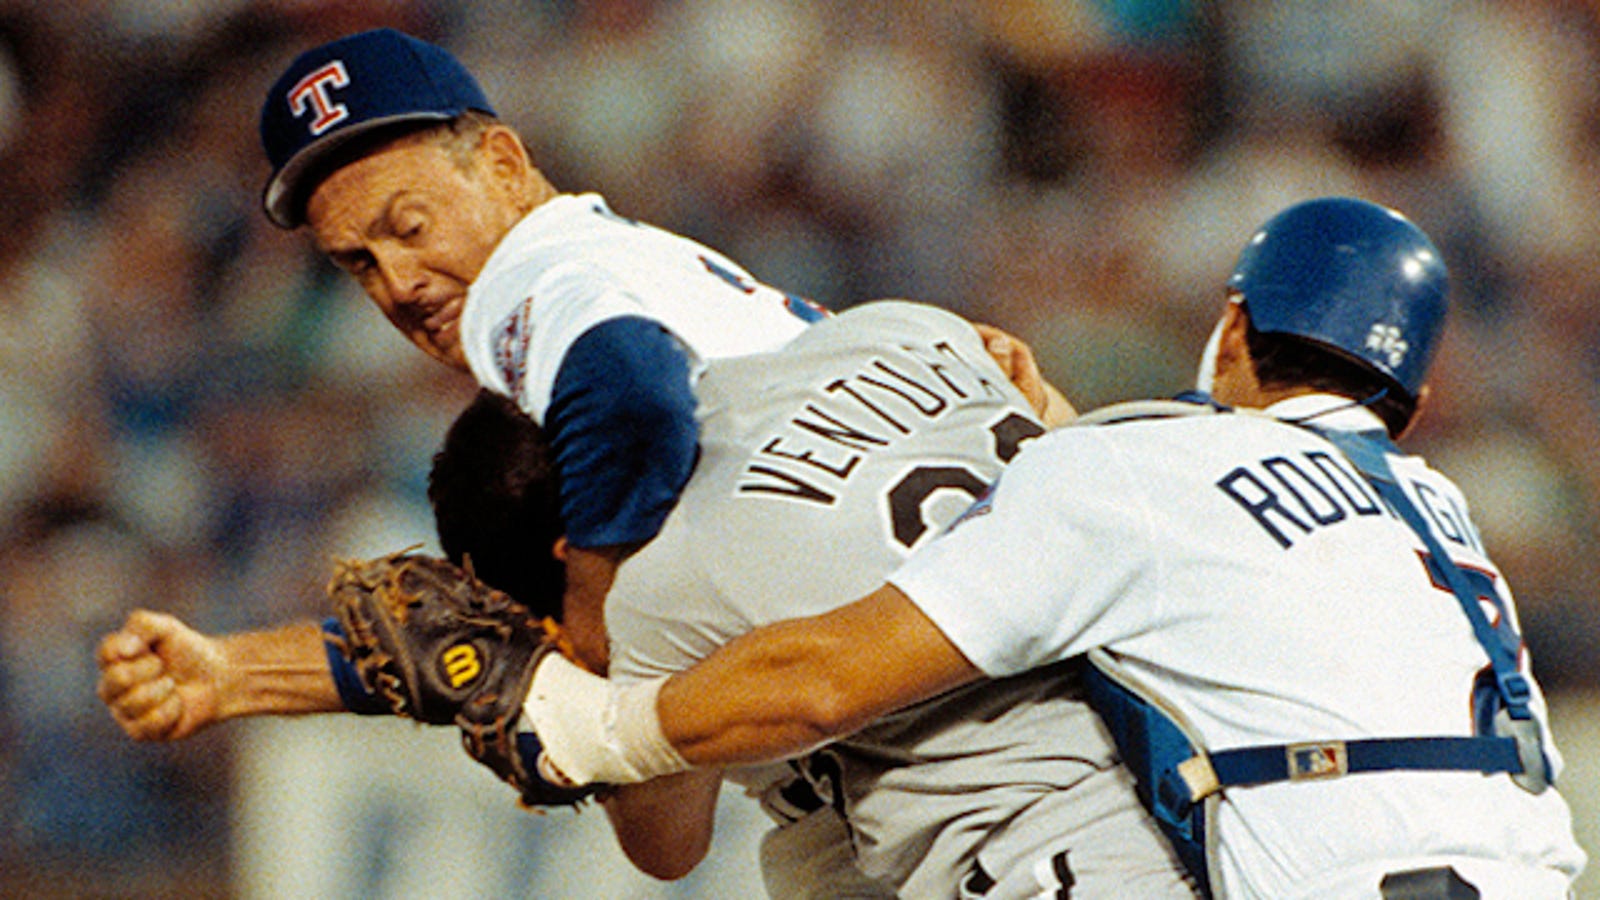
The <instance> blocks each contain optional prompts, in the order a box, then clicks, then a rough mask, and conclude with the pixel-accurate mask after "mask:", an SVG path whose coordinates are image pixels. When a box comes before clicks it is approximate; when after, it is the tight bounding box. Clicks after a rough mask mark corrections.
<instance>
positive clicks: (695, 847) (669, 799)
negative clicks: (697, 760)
mask: <svg viewBox="0 0 1600 900" xmlns="http://www.w3.org/2000/svg"><path fill="white" fill-rule="evenodd" d="M721 785H722V775H721V773H720V772H719V771H716V770H706V771H698V772H685V773H683V774H680V775H668V776H666V777H663V778H657V779H655V780H653V781H647V782H644V783H643V784H631V785H624V786H622V787H619V788H617V789H616V791H614V792H613V793H611V794H610V795H609V796H607V797H605V798H604V799H602V800H601V804H602V805H603V806H604V808H605V811H606V815H607V816H608V817H609V818H610V819H611V827H612V830H613V831H615V832H616V835H617V842H618V844H620V845H621V847H622V851H623V853H625V854H626V855H627V857H628V860H629V861H630V862H632V863H633V864H634V865H635V866H637V867H638V868H639V870H640V871H642V872H644V873H646V874H648V875H650V876H652V877H655V878H661V879H665V880H669V881H670V880H674V879H678V878H682V877H683V876H685V875H687V874H689V872H690V871H692V870H693V869H694V867H695V866H697V865H699V864H700V861H701V860H702V859H704V858H705V855H706V851H707V850H709V849H710V847H711V834H712V827H713V824H714V822H715V818H716V810H717V794H718V791H719V790H720V789H721Z"/></svg>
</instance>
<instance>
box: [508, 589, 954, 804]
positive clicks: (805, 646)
mask: <svg viewBox="0 0 1600 900" xmlns="http://www.w3.org/2000/svg"><path fill="white" fill-rule="evenodd" d="M980 677H982V672H980V671H979V670H978V668H977V667H976V666H974V665H972V663H970V662H969V661H968V660H967V658H966V657H965V656H963V655H962V654H961V651H960V650H958V649H957V648H956V646H955V645H954V644H952V643H951V642H950V640H949V639H948V638H946V637H945V635H944V633H943V632H942V631H940V630H939V628H938V627H937V626H936V625H934V623H933V622H932V621H931V620H930V619H928V617H927V616H925V615H923V613H922V611H921V610H919V609H918V608H917V607H916V605H915V604H913V603H912V602H911V601H910V600H909V599H908V598H907V597H906V596H905V595H904V594H903V593H901V592H900V591H899V590H898V589H897V588H895V587H894V586H892V585H884V586H883V587H881V588H879V589H878V590H877V591H875V592H874V593H872V594H870V595H868V596H867V597H865V598H863V599H861V600H858V601H856V602H855V603H852V604H849V605H847V606H844V607H841V608H839V609H835V610H833V611H831V612H827V613H824V614H822V615H819V616H813V617H810V618H805V619H792V620H788V621H785V622H779V623H776V624H773V625H767V626H764V627H762V628H758V629H755V630H754V631H751V632H748V633H747V634H745V635H743V636H741V637H739V638H737V639H736V640H734V641H732V642H730V643H729V644H727V645H725V646H723V647H722V648H720V649H718V650H717V651H716V652H715V653H713V654H711V655H710V656H708V657H707V658H706V659H704V660H702V661H701V662H700V663H698V664H696V665H695V666H694V667H693V668H690V669H688V670H686V671H684V672H680V673H678V674H676V675H673V676H672V677H671V678H669V679H656V680H654V681H646V682H640V683H638V684H635V685H629V686H627V687H617V686H614V685H611V684H610V683H609V682H606V681H605V680H604V679H601V678H598V677H596V676H594V675H590V674H589V673H587V672H584V671H583V670H581V669H579V668H578V667H577V666H574V665H572V664H571V663H570V662H567V661H566V660H564V659H562V658H560V657H559V656H558V655H556V654H551V655H549V656H547V657H546V659H545V660H544V661H542V662H541V663H540V665H539V668H538V670H537V672H536V673H535V676H534V681H533V688H532V690H531V691H530V692H529V696H528V702H527V704H526V707H525V710H526V712H527V714H528V719H529V721H530V722H531V724H532V725H533V728H534V730H535V731H536V732H537V733H538V735H539V737H540V739H541V740H542V741H543V742H544V748H545V758H544V760H543V762H544V764H545V765H546V767H547V769H549V770H550V771H548V772H547V774H549V775H551V776H553V777H555V778H556V779H560V778H561V777H563V776H564V777H566V778H567V779H569V780H572V781H575V782H576V783H579V784H588V783H595V782H607V783H612V784H629V783H634V782H638V781H642V780H645V779H648V778H653V777H657V776H659V775H664V774H670V773H673V772H678V771H684V770H686V769H689V768H694V767H704V766H720V765H731V764H740V763H752V762H764V761H770V760H776V759H782V758H785V757H789V756H794V755H797V754H800V753H803V752H805V751H807V750H810V749H813V748H815V747H817V746H819V745H821V744H824V743H827V742H828V741H830V740H833V739H834V738H838V737H842V736H844V735H847V734H850V733H851V732H853V731H855V730H857V729H859V728H861V727H862V726H864V725H866V724H867V723H869V722H871V721H873V720H874V719H876V718H878V717H879V716H882V715H884V714H886V713H889V712H892V711H894V710H897V709H900V708H902V707H905V706H909V705H911V704H913V703H917V702H919V701H922V700H925V699H927V698H929V697H932V696H935V695H937V694H941V693H943V692H945V691H948V690H951V689H953V688H955V687H958V686H960V685H963V684H966V683H968V682H970V681H974V680H976V679H978V678H980Z"/></svg>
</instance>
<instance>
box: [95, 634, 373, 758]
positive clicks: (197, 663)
mask: <svg viewBox="0 0 1600 900" xmlns="http://www.w3.org/2000/svg"><path fill="white" fill-rule="evenodd" d="M96 659H97V663H98V665H99V667H100V677H99V681H98V684H97V685H96V692H97V693H98V695H99V697H100V699H101V701H102V702H104V703H105V704H106V707H107V708H108V709H109V710H110V712H111V715H112V718H113V719H115V720H116V722H117V724H118V725H119V726H121V727H122V729H123V731H124V732H126V733H127V734H128V736H129V737H132V738H133V739H135V740H147V741H176V740H181V739H183V738H186V737H189V736H190V735H192V734H194V733H195V732H198V731H200V730H201V729H203V728H206V727H208V726H210V725H214V724H216V723H218V722H223V721H227V720H228V719H234V718H240V717H243V716H257V715H295V714H303V713H314V712H334V711H338V710H342V709H344V708H345V706H344V703H343V701H342V700H341V699H340V696H339V692H338V690H337V688H336V687H335V684H334V681H333V678H332V676H331V675H330V671H329V666H328V660H327V652H326V650H325V649H324V645H323V638H322V631H321V629H320V628H319V626H318V625H317V624H316V623H315V622H311V621H306V622H297V623H294V624H291V625H285V626H282V627H280V628H275V629H270V630H266V631H255V632H241V633H238V634H232V635H224V636H221V637H212V636H209V635H204V634H201V633H200V632H197V631H195V630H194V629H192V628H190V627H189V626H188V625H186V624H184V623H183V622H182V621H180V620H179V619H177V618H175V617H173V616H170V615H166V614H164V613H157V612H150V611H147V610H136V611H134V612H133V613H131V614H130V615H129V616H128V619H127V621H126V622H125V623H124V624H123V626H122V628H120V629H119V630H117V631H115V632H113V633H111V634H109V635H106V636H105V638H104V639H102V640H101V642H100V645H99V648H98V651H97V657H96Z"/></svg>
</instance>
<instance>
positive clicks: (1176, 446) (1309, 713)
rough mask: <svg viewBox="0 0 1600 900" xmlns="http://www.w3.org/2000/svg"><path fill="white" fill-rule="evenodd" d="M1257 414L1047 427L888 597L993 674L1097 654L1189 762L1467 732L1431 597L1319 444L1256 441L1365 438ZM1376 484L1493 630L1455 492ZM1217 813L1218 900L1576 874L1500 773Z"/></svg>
mask: <svg viewBox="0 0 1600 900" xmlns="http://www.w3.org/2000/svg"><path fill="white" fill-rule="evenodd" d="M1267 413H1268V415H1261V414H1258V413H1247V412H1237V413H1214V412H1212V411H1210V410H1209V408H1206V407H1200V406H1195V407H1194V408H1193V414H1189V415H1179V416H1175V417H1164V418H1154V419H1148V420H1141V421H1131V422H1123V423H1119V424H1111V425H1103V426H1083V427H1070V428H1065V429H1060V430H1058V431H1056V432H1054V433H1052V434H1050V435H1048V436H1046V437H1044V438H1041V439H1040V440H1038V441H1036V442H1033V443H1032V444H1030V445H1029V447H1028V449H1027V450H1026V451H1025V452H1023V453H1022V454H1020V455H1019V456H1018V458H1017V459H1016V461H1015V462H1013V463H1012V465H1011V466H1010V467H1009V468H1008V469H1007V471H1006V473H1005V475H1004V476H1003V478H1002V479H1001V480H1000V482H999V484H998V485H997V487H996V489H995V491H994V493H993V494H992V496H991V497H990V498H989V499H988V500H986V501H985V503H984V504H982V505H980V506H979V507H977V508H975V509H974V511H973V513H971V514H969V515H968V516H967V517H965V518H964V519H963V521H962V522H961V523H960V524H958V525H957V526H956V527H955V528H954V529H953V530H951V531H950V532H949V533H948V534H946V535H945V536H943V537H942V538H941V539H940V540H938V541H935V542H934V543H933V544H931V545H930V546H929V547H928V548H926V550H924V551H923V552H922V553H920V554H919V555H918V556H917V557H916V558H914V559H912V560H911V561H909V562H908V563H907V564H906V565H905V566H904V567H903V568H902V569H900V570H899V571H898V572H896V573H895V574H894V575H893V576H892V578H891V579H890V580H891V582H892V583H893V584H895V585H896V586H897V587H899V588H900V589H901V590H902V591H904V592H905V593H906V594H907V595H908V596H909V597H910V598H911V599H912V600H913V601H914V602H915V603H916V604H917V605H918V607H919V608H920V609H921V610H922V611H923V612H925V613H926V614H927V615H928V616H929V617H930V618H932V620H933V621H934V622H935V623H937V624H938V626H939V627H940V628H941V629H942V630H943V631H944V632H945V634H946V635H947V636H948V637H949V638H950V639H951V640H952V641H953V642H954V643H955V644H956V645H957V646H958V647H959V648H960V649H961V651H962V652H963V653H964V654H966V656H967V657H968V658H969V659H970V660H972V661H973V662H974V663H975V664H976V665H978V666H979V667H980V668H982V669H983V670H984V671H985V672H987V673H989V674H991V675H995V676H1004V675H1009V674H1012V673H1016V672H1024V671H1027V670H1029V669H1032V668H1033V667H1036V666H1041V665H1049V664H1051V663H1053V662H1055V661H1057V660H1061V659H1066V658H1069V657H1073V656H1076V655H1078V654H1082V653H1084V652H1086V651H1088V650H1089V649H1091V648H1096V647H1100V648H1106V649H1107V650H1108V651H1109V652H1110V653H1111V654H1112V656H1113V657H1114V658H1115V659H1116V660H1118V661H1119V662H1120V663H1121V664H1122V665H1123V666H1124V667H1126V669H1127V670H1128V671H1129V672H1130V673H1132V674H1133V675H1134V676H1135V677H1137V678H1138V679H1139V680H1140V681H1141V682H1142V683H1143V684H1145V685H1146V686H1147V687H1149V688H1150V689H1152V690H1154V691H1155V692H1156V693H1158V694H1159V695H1161V696H1162V697H1163V698H1165V700H1166V701H1167V702H1168V703H1170V704H1171V705H1172V706H1173V707H1175V708H1176V709H1177V711H1178V712H1180V713H1181V714H1182V715H1184V716H1185V717H1187V719H1188V721H1189V723H1190V724H1191V725H1192V727H1193V728H1194V729H1195V730H1197V731H1198V733H1199V735H1200V737H1201V739H1202V740H1203V743H1204V744H1205V745H1206V747H1207V748H1208V749H1210V750H1213V751H1218V750H1224V749H1228V748H1232V747H1241V746H1252V745H1261V744H1277V743H1291V742H1298V741H1326V740H1335V739H1340V740H1345V739H1352V738H1365V737H1423V736H1436V735H1458V736H1469V735H1471V734H1472V733H1473V719H1472V717H1473V704H1472V702H1471V701H1472V692H1473V684H1474V679H1475V678H1476V677H1477V676H1478V674H1479V673H1480V672H1481V671H1483V670H1484V669H1485V668H1486V667H1487V666H1488V659H1487V656H1486V654H1485V652H1484V650H1483V649H1482V648H1481V647H1480V646H1479V645H1478V643H1477V641H1476V639H1475V638H1474V636H1473V633H1472V630H1471V627H1470V625H1469V624H1468V620H1467V617H1466V616H1465V615H1464V614H1463V612H1462V611H1461V609H1460V607H1459V605H1458V602H1457V600H1456V598H1455V596H1454V594H1452V593H1451V592H1450V591H1449V589H1448V588H1445V587H1441V586H1439V585H1437V584H1435V583H1434V581H1433V579H1431V578H1430V577H1429V573H1428V571H1427V569H1426V568H1425V565H1424V564H1425V557H1424V549H1423V545H1422V542H1421V541H1420V540H1419V539H1418V538H1417V537H1416V535H1415V534H1414V533H1412V532H1411V531H1410V529H1409V528H1407V526H1406V525H1405V524H1404V523H1403V522H1402V521H1400V520H1399V519H1398V518H1396V517H1394V516H1393V515H1391V514H1389V513H1388V511H1387V510H1386V508H1385V507H1384V506H1383V504H1382V503H1381V502H1380V501H1379V500H1378V497H1377V494H1376V493H1375V491H1374V490H1373V489H1372V488H1371V486H1370V485H1367V484H1366V482H1365V481H1364V480H1363V479H1362V477H1361V476H1360V475H1359V474H1358V473H1357V472H1356V471H1355V469H1354V468H1353V467H1352V466H1351V465H1350V463H1349V462H1348V461H1347V460H1345V459H1344V457H1343V456H1342V455H1341V454H1340V453H1339V452H1338V451H1337V450H1336V449H1334V448H1333V446H1332V445H1331V444H1329V443H1328V442H1327V441H1325V440H1323V439H1322V438H1320V437H1318V436H1317V435H1316V434H1314V433H1312V432H1310V431H1308V430H1306V429H1303V428H1299V427H1295V426H1293V425H1289V424H1285V423H1284V422H1282V421H1279V419H1280V418H1281V419H1296V418H1305V417H1312V416H1314V417H1315V418H1314V419H1312V421H1314V422H1315V423H1316V424H1317V425H1318V426H1319V427H1323V428H1333V429H1351V430H1375V429H1379V428H1381V425H1380V423H1379V422H1378V419H1377V418H1376V417H1375V416H1374V415H1372V414H1371V413H1370V412H1368V411H1366V410H1364V409H1361V408H1357V407H1353V406H1351V405H1350V404H1349V402H1348V401H1345V400H1342V399H1340V398H1334V397H1329V396H1323V395H1317V396H1311V397H1301V398H1296V399H1295V400H1290V401H1285V402H1283V403H1280V404H1278V405H1275V406H1273V407H1272V408H1271V409H1270V410H1268V411H1267ZM1275 417H1276V418H1275ZM1391 463H1392V466H1393V468H1394V470H1395V472H1396V474H1397V475H1398V476H1399V477H1400V478H1401V480H1402V481H1404V482H1405V486H1406V490H1407V492H1408V495H1409V496H1410V497H1411V498H1412V500H1413V502H1415V503H1416V504H1417V505H1418V507H1419V509H1421V510H1422V511H1423V513H1424V515H1425V516H1426V517H1427V518H1428V519H1429V521H1430V522H1431V523H1432V525H1433V529H1434V532H1435V534H1436V535H1437V537H1438V539H1439V541H1440V543H1441V545H1442V546H1443V547H1445V548H1447V551H1446V552H1448V553H1450V555H1451V556H1452V558H1453V559H1454V560H1455V561H1456V562H1457V563H1458V564H1459V565H1460V566H1461V567H1463V569H1464V570H1466V571H1468V572H1469V573H1470V574H1472V576H1473V577H1474V578H1475V579H1477V580H1478V581H1479V586H1480V587H1482V588H1483V590H1484V595H1485V602H1486V603H1489V602H1490V601H1492V605H1493V607H1494V608H1493V610H1491V612H1492V614H1493V615H1496V616H1508V617H1511V618H1512V621H1514V620H1515V609H1514V607H1513V602H1512V597H1511V592H1510V590H1509V588H1508V587H1507V586H1506V584H1505V581H1504V579H1503V578H1502V577H1501V576H1500V573H1499V572H1498V570H1496V569H1495V567H1494V565H1493V563H1492V562H1490V560H1489V558H1488V557H1487V556H1486V555H1485V554H1484V550H1483V547H1482V544H1481V542H1480V540H1479V537H1478V534H1477V532H1476V531H1475V529H1474V528H1473V526H1472V524H1471V521H1470V519H1469V517H1468V515H1467V504H1466V501H1465V499H1464V498H1463V497H1462V494H1461V492H1460V491H1459V490H1458V489H1457V488H1456V486H1455V485H1454V484H1452V483H1451V482H1450V481H1449V480H1447V479H1446V478H1445V477H1444V476H1442V475H1440V474H1439V473H1437V472H1435V471H1433V470H1432V469H1430V468H1429V467H1428V466H1427V465H1426V464H1425V463H1424V462H1423V461H1422V460H1421V459H1419V458H1416V457H1391ZM1524 667H1525V668H1526V661H1525V660H1524ZM1533 706H1534V709H1535V710H1536V711H1537V712H1538V713H1539V715H1540V717H1541V719H1542V718H1543V715H1544V705H1543V698H1542V697H1540V696H1537V694H1536V696H1535V699H1534V703H1533ZM1545 740H1546V745H1545V746H1546V748H1547V751H1548V752H1549V755H1550V757H1551V761H1552V764H1553V766H1554V768H1555V769H1557V770H1559V767H1560V759H1559V756H1558V755H1557V754H1556V753H1555V748H1554V744H1553V743H1551V742H1550V739H1549V734H1548V729H1546V733H1545ZM1217 809H1218V814H1217V815H1216V816H1215V817H1214V818H1213V819H1212V821H1211V825H1210V828H1212V829H1214V831H1215V837H1216V839H1217V844H1216V851H1215V852H1214V853H1213V861H1212V868H1213V870H1214V871H1213V877H1214V879H1215V880H1216V881H1217V882H1219V883H1220V885H1221V888H1222V896H1226V897H1228V898H1271V900H1285V898H1300V897H1304V898H1324V900H1325V898H1373V900H1376V898H1377V897H1378V896H1379V893H1378V884H1379V881H1380V880H1381V878H1382V877H1383V876H1384V874H1386V873H1388V872H1392V871H1398V870H1405V869H1412V868H1418V867H1427V866H1439V865H1451V866H1454V868H1455V869H1456V870H1457V871H1458V872H1459V873H1460V874H1461V875H1462V876H1463V877H1465V878H1466V880H1468V881H1469V882H1471V883H1472V884H1474V885H1475V886H1476V887H1477V888H1478V890H1479V891H1481V892H1482V896H1483V897H1485V898H1508V900H1509V898H1518V900H1531V898H1561V897H1565V896H1566V895H1567V891H1568V888H1569V885H1570V883H1571V880H1572V878H1573V877H1574V876H1575V875H1576V873H1577V872H1579V871H1580V870H1581V868H1582V866H1583V864H1584V855H1583V853H1582V851H1581V850H1580V849H1579V848H1578V846H1577V845H1576V843H1575V842H1574V840H1573V836H1572V829H1571V822H1570V816H1569V812H1568V809H1567V806H1566V804H1565V803H1564V801H1563V800H1562V798H1561V796H1560V795H1559V794H1558V793H1557V792H1556V791H1554V790H1548V791H1545V792H1544V793H1542V794H1539V795H1534V794H1531V793H1528V792H1526V791H1524V790H1522V789H1521V788H1519V787H1517V786H1516V785H1514V784H1513V783H1512V780H1511V778H1510V777H1509V776H1507V775H1503V774H1500V775H1490V776H1485V775H1482V774H1479V773H1476V772H1465V773H1461V772H1378V773H1363V774H1356V775H1349V776H1346V777H1343V778H1338V779H1334V780H1326V781H1315V782H1297V783H1287V782H1281V783H1276V784H1269V785H1261V786H1256V787H1248V788H1239V787H1235V788H1228V789H1226V790H1225V792H1224V793H1223V795H1222V798H1221V802H1220V805H1219V806H1218V807H1217Z"/></svg>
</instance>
